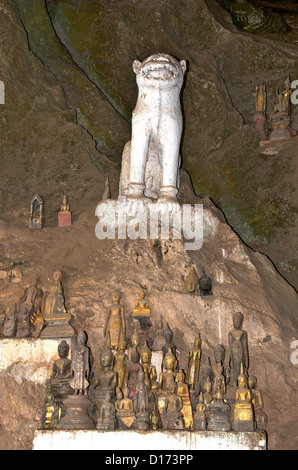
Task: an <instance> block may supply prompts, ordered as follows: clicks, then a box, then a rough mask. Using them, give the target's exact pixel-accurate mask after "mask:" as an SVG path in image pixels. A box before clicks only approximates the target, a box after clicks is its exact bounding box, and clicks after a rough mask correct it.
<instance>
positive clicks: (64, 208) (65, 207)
mask: <svg viewBox="0 0 298 470" xmlns="http://www.w3.org/2000/svg"><path fill="white" fill-rule="evenodd" d="M60 212H70V210H69V205H68V203H67V197H66V196H65V195H64V196H63V203H62V205H61V209H60Z"/></svg>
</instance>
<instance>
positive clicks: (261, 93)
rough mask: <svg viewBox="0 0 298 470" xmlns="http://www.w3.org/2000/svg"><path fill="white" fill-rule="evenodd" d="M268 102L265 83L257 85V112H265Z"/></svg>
mask: <svg viewBox="0 0 298 470" xmlns="http://www.w3.org/2000/svg"><path fill="white" fill-rule="evenodd" d="M266 103H267V93H266V87H265V85H260V86H256V105H255V108H256V113H262V114H263V113H265V112H266Z"/></svg>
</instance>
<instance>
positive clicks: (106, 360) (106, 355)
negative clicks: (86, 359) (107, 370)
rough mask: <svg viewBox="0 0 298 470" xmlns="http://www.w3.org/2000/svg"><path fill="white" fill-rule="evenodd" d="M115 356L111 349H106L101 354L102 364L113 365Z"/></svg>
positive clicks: (105, 365)
mask: <svg viewBox="0 0 298 470" xmlns="http://www.w3.org/2000/svg"><path fill="white" fill-rule="evenodd" d="M113 360H114V356H113V353H112V351H111V350H110V349H104V350H103V351H102V352H101V354H100V364H101V366H102V367H111V366H112V364H113Z"/></svg>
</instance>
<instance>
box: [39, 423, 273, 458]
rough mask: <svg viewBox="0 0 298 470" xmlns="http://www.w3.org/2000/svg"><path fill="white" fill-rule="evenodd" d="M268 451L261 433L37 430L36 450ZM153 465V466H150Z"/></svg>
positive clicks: (264, 436)
mask: <svg viewBox="0 0 298 470" xmlns="http://www.w3.org/2000/svg"><path fill="white" fill-rule="evenodd" d="M148 449H150V450H174V451H178V450H183V451H190V450H266V449H267V436H266V433H265V431H259V432H234V431H230V432H222V431H147V432H138V431H120V430H119V431H97V430H93V431H59V430H37V431H35V435H34V440H33V450H104V451H112V452H115V450H123V451H127V450H146V451H147V454H148V456H147V458H148V462H149V458H150V451H148ZM149 463H150V462H149Z"/></svg>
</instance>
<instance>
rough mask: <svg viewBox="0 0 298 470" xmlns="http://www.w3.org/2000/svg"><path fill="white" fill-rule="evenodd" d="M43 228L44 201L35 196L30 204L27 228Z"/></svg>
mask: <svg viewBox="0 0 298 470" xmlns="http://www.w3.org/2000/svg"><path fill="white" fill-rule="evenodd" d="M43 226H44V200H43V199H42V197H41V196H39V195H38V194H35V196H34V198H33V199H32V201H31V203H30V214H29V228H30V229H31V228H32V229H34V228H43Z"/></svg>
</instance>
